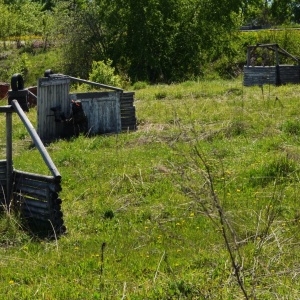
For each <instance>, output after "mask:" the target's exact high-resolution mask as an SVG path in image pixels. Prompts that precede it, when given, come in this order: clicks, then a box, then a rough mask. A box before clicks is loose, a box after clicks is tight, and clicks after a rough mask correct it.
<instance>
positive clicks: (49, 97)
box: [37, 78, 70, 140]
mask: <svg viewBox="0 0 300 300" xmlns="http://www.w3.org/2000/svg"><path fill="white" fill-rule="evenodd" d="M69 89H70V79H68V78H40V79H39V81H38V90H37V91H38V92H37V133H38V135H39V136H40V138H41V139H42V140H52V139H56V138H58V137H59V136H60V135H61V132H62V130H63V124H62V123H59V122H55V118H54V116H51V115H54V112H53V111H51V108H52V107H57V106H59V105H60V106H61V112H63V113H64V114H65V115H66V116H68V115H69V114H70V102H69Z"/></svg>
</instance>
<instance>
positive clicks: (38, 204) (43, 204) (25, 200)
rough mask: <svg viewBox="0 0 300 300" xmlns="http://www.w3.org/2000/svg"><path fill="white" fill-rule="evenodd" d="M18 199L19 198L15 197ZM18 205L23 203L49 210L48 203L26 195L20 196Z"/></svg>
mask: <svg viewBox="0 0 300 300" xmlns="http://www.w3.org/2000/svg"><path fill="white" fill-rule="evenodd" d="M16 200H19V199H16ZM19 202H20V203H19V205H21V206H22V205H25V206H29V207H38V208H43V209H47V210H50V208H49V203H48V202H45V201H39V200H34V199H32V198H28V197H25V196H24V197H22V199H21V200H20V201H19Z"/></svg>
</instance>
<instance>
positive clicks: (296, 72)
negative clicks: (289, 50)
mask: <svg viewBox="0 0 300 300" xmlns="http://www.w3.org/2000/svg"><path fill="white" fill-rule="evenodd" d="M279 70H280V81H281V84H287V83H295V84H297V83H300V66H288V65H281V66H280V67H279Z"/></svg>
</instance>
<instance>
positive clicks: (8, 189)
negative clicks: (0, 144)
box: [5, 112, 13, 209]
mask: <svg viewBox="0 0 300 300" xmlns="http://www.w3.org/2000/svg"><path fill="white" fill-rule="evenodd" d="M6 164H7V166H6V175H7V176H6V178H7V181H6V200H5V204H6V208H7V209H9V207H10V202H11V196H12V195H11V192H12V179H13V178H12V174H13V161H12V112H6Z"/></svg>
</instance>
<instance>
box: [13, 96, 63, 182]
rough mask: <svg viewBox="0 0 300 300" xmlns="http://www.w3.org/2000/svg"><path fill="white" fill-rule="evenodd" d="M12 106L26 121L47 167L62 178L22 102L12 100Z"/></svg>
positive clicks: (55, 175) (58, 178) (54, 174)
mask: <svg viewBox="0 0 300 300" xmlns="http://www.w3.org/2000/svg"><path fill="white" fill-rule="evenodd" d="M11 103H12V106H13V107H14V109H15V111H16V113H17V114H18V115H19V117H20V119H21V120H22V122H23V123H24V125H25V127H26V129H27V131H28V132H29V134H30V136H31V138H32V140H33V142H34V144H35V146H36V147H37V149H38V150H39V152H40V153H41V155H42V158H43V160H44V162H45V163H46V165H47V167H48V168H49V170H50V171H51V173H52V175H53V176H54V177H55V178H56V179H57V180H60V179H61V175H60V173H59V172H58V170H57V168H56V166H55V165H54V163H53V161H52V159H51V157H50V155H49V154H48V152H47V150H46V148H45V146H44V144H43V142H42V141H41V139H40V137H39V135H38V134H37V132H36V130H35V128H34V127H33V125H32V124H31V123H30V121H29V119H28V118H27V116H26V114H25V113H24V111H23V110H22V108H21V106H20V104H19V103H18V101H17V100H12V102H11Z"/></svg>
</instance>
